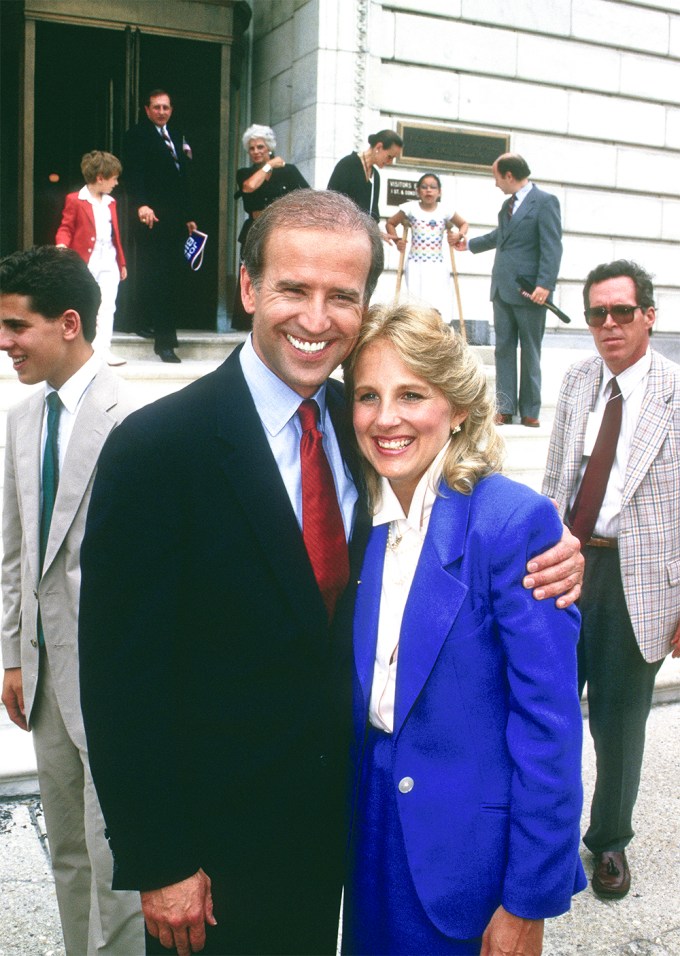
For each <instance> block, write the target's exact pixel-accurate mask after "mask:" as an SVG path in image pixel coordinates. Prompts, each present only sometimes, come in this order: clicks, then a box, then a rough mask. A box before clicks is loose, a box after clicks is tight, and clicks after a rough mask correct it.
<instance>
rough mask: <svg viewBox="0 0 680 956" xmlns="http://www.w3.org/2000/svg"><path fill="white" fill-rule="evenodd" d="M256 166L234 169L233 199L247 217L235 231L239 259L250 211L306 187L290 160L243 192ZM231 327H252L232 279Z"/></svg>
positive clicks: (304, 180) (247, 228)
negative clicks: (249, 189)
mask: <svg viewBox="0 0 680 956" xmlns="http://www.w3.org/2000/svg"><path fill="white" fill-rule="evenodd" d="M260 168H261V167H260V166H244V167H242V168H241V169H237V170H236V184H237V186H238V189H237V190H236V192H235V193H234V198H235V199H242V200H243V208H244V210H245V211H246V212H247V214H248V218H247V219H246V221H245V222H244V223H243V226H242V227H241V231H240V232H239V234H238V241H239V243H240V246H241V256H240V257H241V261H243V246H244V244H245V241H246V238H247V236H248V233H249V232H250V227H251V226H252V224H253V223H254V222H255V220H254V219H253V213H254V212H260V211H261V210H263V209H265V208H266V207H267V206H270V205H271V204H272V203H273V202H274V200H275V199H280V197H281V196H285V195H286V193H290V192H293V190H295V189H309V188H310V187H309V183H308V182H307V180H306V179H305V177H304V176H303V175H302V173H301V172H300V170H299V169H298V168H297V166H293V165H292V163H286V165H285V166H282V167H281V168H275V169H272V172H271V176H270V177H269V178H268V179H265V181H264V182H263V183H262V185H261V186H260V188H259V189H256V190H255V192H252V193H244V192H243V184H244V182H245V181H246V180H247V179H250V177H251V176H252V175H253V173H255V172H256V171H257V170H258V169H260ZM231 327H232V328H233V329H238V330H239V331H249V330H250V329H251V328H252V316H250V315H249V314H248V313H247V312H246V311H245V309H244V308H243V303H242V301H241V286H240V283H239V282H237V283H236V289H235V292H234V309H233V315H232V319H231Z"/></svg>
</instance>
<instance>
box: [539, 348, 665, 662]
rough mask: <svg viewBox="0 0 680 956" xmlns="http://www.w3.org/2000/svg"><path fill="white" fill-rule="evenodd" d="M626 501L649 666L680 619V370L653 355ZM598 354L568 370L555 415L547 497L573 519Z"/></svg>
mask: <svg viewBox="0 0 680 956" xmlns="http://www.w3.org/2000/svg"><path fill="white" fill-rule="evenodd" d="M651 356H652V363H651V367H650V370H649V379H648V381H647V388H646V391H645V394H644V398H643V400H642V408H641V411H640V418H639V419H638V423H637V425H636V427H635V434H634V436H633V443H632V446H631V449H630V457H629V460H628V467H627V469H626V479H625V485H624V490H623V500H622V503H621V515H620V525H619V536H618V542H619V556H620V561H621V577H622V580H623V590H624V594H625V596H626V604H627V606H628V614H629V615H630V620H631V624H632V625H633V631H634V632H635V637H636V640H637V642H638V645H639V647H640V651H641V652H642V656H643V657H644V659H645V660H646V661H648V662H649V663H652V662H654V661H658V660H661V658H663V657H665V655H666V654H668V652H669V651H670V640H671V638H672V636H673V634H674V632H675V628H676V627H677V625H678V622H679V621H680V369H679V368H678V366H677V365H675V364H674V363H673V362H669V361H667V360H666V359H664V358H663V357H662V356H661V355H659V354H658V353H656V352H652V353H651ZM602 366H603V363H602V359H601V358H600V357H599V356H593V357H592V358H588V359H585V360H583V361H582V362H577V363H576V364H575V365H573V366H572V367H571V368H570V369H569V371H568V372H567V374H566V376H565V379H564V381H563V383H562V388H561V390H560V397H559V399H558V402H557V410H556V412H555V422H554V424H553V430H552V435H551V437H550V448H549V451H548V462H547V465H546V471H545V478H544V479H543V493H544V494H546V495H549V496H550V497H551V498H555V499H556V500H557V505H558V508H559V513H560V515H561V516H564V515H565V514H566V510H567V508H568V506H569V501H570V498H571V495H572V493H573V491H574V488H575V485H576V482H577V481H578V475H579V469H580V466H581V460H582V457H583V445H584V439H585V432H586V423H587V419H588V413H589V412H590V411H592V409H593V408H594V406H595V400H596V397H597V392H598V389H599V387H600V382H601V379H602Z"/></svg>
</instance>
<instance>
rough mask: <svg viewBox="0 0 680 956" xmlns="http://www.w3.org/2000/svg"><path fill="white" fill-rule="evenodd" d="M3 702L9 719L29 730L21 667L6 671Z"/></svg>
mask: <svg viewBox="0 0 680 956" xmlns="http://www.w3.org/2000/svg"><path fill="white" fill-rule="evenodd" d="M2 702H3V704H4V705H5V707H6V708H7V714H8V716H9V719H10V720H11V721H12V722H13V723H15V724H16V725H17V727H21V729H22V730H28V723H27V722H26V711H25V709H24V683H23V680H22V678H21V668H20V667H8V668H7V670H6V671H5V676H4V678H3V681H2Z"/></svg>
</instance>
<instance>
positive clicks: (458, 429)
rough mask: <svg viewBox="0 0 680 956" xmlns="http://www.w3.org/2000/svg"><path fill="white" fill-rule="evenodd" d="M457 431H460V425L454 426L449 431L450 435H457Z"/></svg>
mask: <svg viewBox="0 0 680 956" xmlns="http://www.w3.org/2000/svg"><path fill="white" fill-rule="evenodd" d="M459 431H460V425H456V427H455V428H452V429H451V434H452V435H457V434H458V432H459Z"/></svg>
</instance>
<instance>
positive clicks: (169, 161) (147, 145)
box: [121, 117, 195, 232]
mask: <svg viewBox="0 0 680 956" xmlns="http://www.w3.org/2000/svg"><path fill="white" fill-rule="evenodd" d="M168 132H169V133H170V138H171V139H172V142H173V144H174V147H175V151H176V153H177V158H178V160H179V170H178V169H177V167H176V166H175V163H174V160H173V158H172V154H171V153H170V150H169V149H168V147H167V146H166V145H165V143H164V141H163V138H162V136H161V135H160V134H159V132H158V127H157V126H156V125H155V124H154V123H152V122H151V120H149V119H147V118H146V117H145V118H144V119H143V120H141V121H140V122H139V123H138V124H137V125H136V126H133V127H131V129H129V130H128V132H127V134H126V136H125V144H124V152H123V175H122V177H121V178H122V182H123V184H124V186H125V189H126V192H127V194H128V196H129V199H130V202H131V204H132V207H133V209H132V214H133V215H135V213H136V211H137V209H138V208H139V207H140V206H151V208H152V209H153V210H154V212H155V213H156V215H157V216H158V219H159V222H158V223H156V225H155V226H154V228H153V230H152V231H153V232H156V231H157V230H158V227H159V226H160V227H161V229H163V228H164V225H165V224H166V223H167V224H168V225H169V224H170V223H172V225H173V226H174V227H175V228H176V227H177V225H178V224H181V225H182V226H184V225H185V224H186V223H187V222H189V221H190V220H192V219H194V218H195V217H194V216H193V215H192V210H191V208H190V196H189V178H188V176H189V163H188V160H187V158H186V156H185V154H184V151H183V149H182V131H181V130H179V129H177V128H176V127H175V126H173V125H172V122H171V123H169V124H168ZM135 218H136V216H135ZM145 228H146V227H145ZM185 231H186V230H185Z"/></svg>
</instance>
